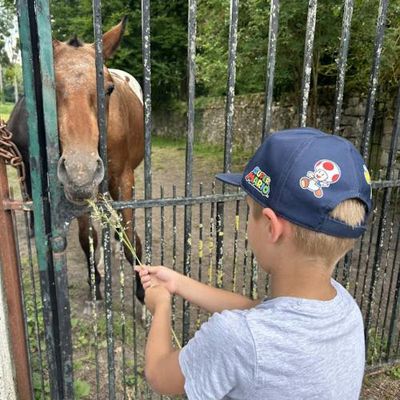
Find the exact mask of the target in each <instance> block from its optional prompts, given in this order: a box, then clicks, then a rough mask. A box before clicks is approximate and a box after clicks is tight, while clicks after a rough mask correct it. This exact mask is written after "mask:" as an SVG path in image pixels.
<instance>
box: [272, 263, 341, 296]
mask: <svg viewBox="0 0 400 400" xmlns="http://www.w3.org/2000/svg"><path fill="white" fill-rule="evenodd" d="M332 269H333V268H328V267H326V266H324V265H322V264H319V263H318V262H312V261H308V262H306V263H305V262H304V261H303V262H302V261H297V262H293V261H292V262H290V263H287V264H286V265H285V261H284V260H282V263H281V265H280V266H279V268H277V269H275V270H273V271H272V272H271V275H270V283H271V296H272V297H299V298H304V299H312V300H322V301H328V300H332V299H333V298H334V297H335V296H336V289H335V288H334V287H333V286H332V284H331V273H332Z"/></svg>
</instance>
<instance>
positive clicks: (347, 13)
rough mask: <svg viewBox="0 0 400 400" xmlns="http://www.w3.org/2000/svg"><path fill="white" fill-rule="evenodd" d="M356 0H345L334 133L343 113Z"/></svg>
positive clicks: (336, 131) (335, 133) (337, 131)
mask: <svg viewBox="0 0 400 400" xmlns="http://www.w3.org/2000/svg"><path fill="white" fill-rule="evenodd" d="M353 7H354V0H345V3H344V11H343V22H342V36H341V39H340V51H339V53H340V56H339V60H338V75H337V80H336V92H335V114H334V118H333V128H332V133H333V134H334V135H338V134H339V129H340V120H341V115H342V105H343V92H344V80H345V75H346V66H347V55H348V52H349V44H350V26H351V18H352V15H353Z"/></svg>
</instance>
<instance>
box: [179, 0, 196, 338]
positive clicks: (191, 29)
mask: <svg viewBox="0 0 400 400" xmlns="http://www.w3.org/2000/svg"><path fill="white" fill-rule="evenodd" d="M196 12H197V1H196V0H189V12H188V74H189V82H188V136H187V141H186V167H185V197H191V196H192V178H193V142H194V100H195V81H196ZM184 219H185V222H184V224H185V228H184V255H183V258H184V261H183V272H184V274H185V275H187V276H190V275H191V257H192V208H191V206H190V205H185V216H184ZM189 328H190V307H189V303H188V302H187V301H186V300H183V333H182V345H185V344H186V343H187V341H188V339H189Z"/></svg>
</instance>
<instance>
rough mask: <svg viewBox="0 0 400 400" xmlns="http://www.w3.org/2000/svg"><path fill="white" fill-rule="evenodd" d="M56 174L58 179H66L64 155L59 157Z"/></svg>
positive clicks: (63, 180)
mask: <svg viewBox="0 0 400 400" xmlns="http://www.w3.org/2000/svg"><path fill="white" fill-rule="evenodd" d="M57 174H58V178H59V179H60V181H61V182H63V183H64V182H65V181H66V179H67V175H68V174H67V168H66V166H65V157H64V156H62V157H60V160H59V161H58V168H57Z"/></svg>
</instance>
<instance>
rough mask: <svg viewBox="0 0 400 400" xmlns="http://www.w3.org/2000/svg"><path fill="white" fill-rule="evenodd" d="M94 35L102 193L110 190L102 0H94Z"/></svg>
mask: <svg viewBox="0 0 400 400" xmlns="http://www.w3.org/2000/svg"><path fill="white" fill-rule="evenodd" d="M92 7H93V36H94V44H95V46H94V47H95V54H96V61H95V63H96V94H97V97H96V101H97V126H98V128H99V153H100V157H101V159H102V161H103V165H104V178H103V181H102V182H101V184H100V191H101V192H102V193H107V192H108V159H107V123H106V102H105V91H104V72H103V68H104V67H103V66H104V57H103V31H102V17H101V0H93V3H92Z"/></svg>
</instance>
